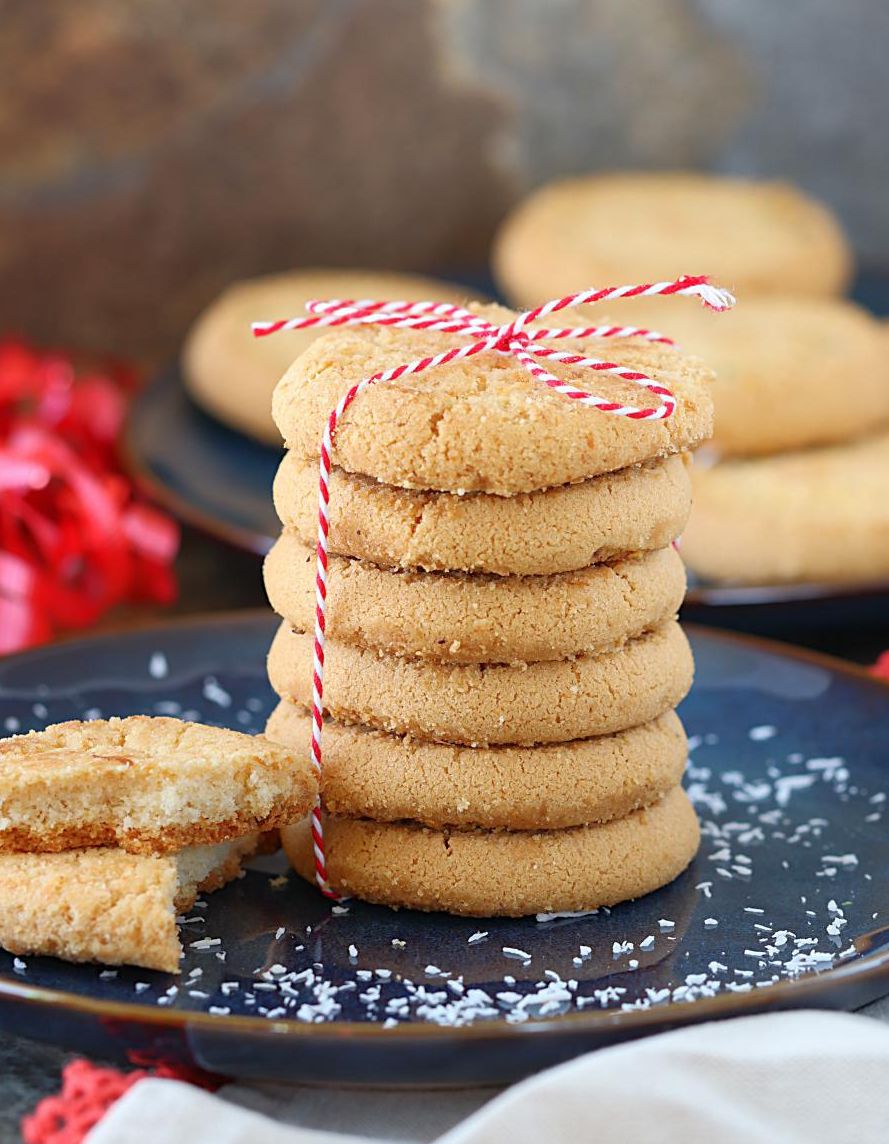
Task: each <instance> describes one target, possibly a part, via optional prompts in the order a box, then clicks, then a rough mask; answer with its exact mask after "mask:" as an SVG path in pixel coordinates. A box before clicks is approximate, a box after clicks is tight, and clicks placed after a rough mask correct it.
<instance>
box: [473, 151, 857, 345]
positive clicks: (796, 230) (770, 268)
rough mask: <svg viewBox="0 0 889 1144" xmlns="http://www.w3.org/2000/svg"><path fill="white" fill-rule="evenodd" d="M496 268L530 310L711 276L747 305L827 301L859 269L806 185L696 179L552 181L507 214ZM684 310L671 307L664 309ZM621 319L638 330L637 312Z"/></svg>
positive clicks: (646, 176)
mask: <svg viewBox="0 0 889 1144" xmlns="http://www.w3.org/2000/svg"><path fill="white" fill-rule="evenodd" d="M493 264H494V272H495V275H496V277H497V282H498V284H499V286H500V288H501V289H502V290H503V292H504V294H505V295H506V296H507V298H508V299H509V300H510V301H511V302H513V303H514V304H515V305H517V306H522V307H528V306H533V305H536V304H537V303H538V302H542V301H545V300H546V299H547V298H553V297H557V296H559V295H561V294H567V293H569V292H570V291H572V290H581V289H583V288H584V287H587V286H611V285H621V284H623V283H632V282H652V281H660V280H667V281H669V280H671V279H673V278H676V277H677V276H678V275H680V274H694V273H704V272H706V273H707V274H710V275H711V276H712V277H713V279H714V280H715V281H718V282H720V283H721V284H723V285H725V286H728V287H730V288H731V289H732V290H735V291H736V292H737V293H738V295H739V296H740V297H742V298H743V297H745V296H751V295H755V294H763V293H776V292H787V293H800V294H818V295H824V294H828V295H829V294H835V293H839V292H841V291H842V290H844V289H845V287H846V286H847V284H848V282H849V278H850V275H851V268H852V260H851V254H850V251H849V248H848V245H847V243H846V240H845V238H844V236H843V233H842V230H841V229H840V226H839V224H838V222H837V221H836V219H835V218H834V217H833V215H832V214H831V213H830V211H829V210H828V209H827V208H826V207H825V206H823V205H822V204H821V203H819V202H816V201H815V200H814V199H812V198H810V197H809V196H808V195H806V194H804V193H803V192H802V191H801V190H799V189H798V188H796V187H792V186H789V185H788V184H786V183H775V182H756V181H752V180H748V179H730V178H725V177H721V176H718V175H708V174H699V173H690V172H689V173H682V172H674V173H667V172H653V173H634V172H627V173H622V172H617V173H614V174H605V175H589V176H581V177H577V178H571V179H565V180H562V181H560V182H555V183H551V184H549V185H548V186H544V187H543V188H541V189H540V190H539V191H537V192H536V193H535V194H532V195H531V196H530V197H529V198H527V199H526V200H525V201H524V202H523V203H521V204H520V205H519V206H518V207H517V208H516V209H515V210H514V211H513V212H512V214H510V215H509V216H508V217H507V218H506V221H505V222H504V223H503V225H502V227H501V229H500V231H499V233H498V235H497V238H496V239H495V243H494V252H493ZM698 268H700V269H698ZM629 305H630V304H629V303H628V307H629ZM678 305H679V304H678V303H676V302H674V301H672V300H666V301H663V303H662V306H661V307H659V309H658V312H660V313H663V314H665V315H668V316H669V315H672V314H673V312H674V310H675V309H676V308H677V306H678ZM622 320H625V321H628V322H633V323H634V324H639V323H637V322H636V321H635V318H633V317H632V311H631V310H630V309H629V308H628V309H627V311H626V315H623V312H622Z"/></svg>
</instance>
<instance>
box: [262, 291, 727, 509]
mask: <svg viewBox="0 0 889 1144" xmlns="http://www.w3.org/2000/svg"><path fill="white" fill-rule="evenodd" d="M470 308H471V309H473V310H474V311H475V312H476V313H478V314H480V315H482V316H483V317H485V318H486V319H488V320H489V321H492V322H494V323H502V322H509V321H510V320H512V319H513V318H514V317H515V315H514V314H512V313H511V312H510V311H509V310H504V309H502V308H501V307H496V306H473V307H470ZM563 317H564V316H563ZM530 328H532V327H529V329H530ZM453 346H454V336H453V335H448V334H441V333H431V332H429V331H417V330H394V329H389V328H381V327H360V328H342V329H338V330H335V331H333V332H331V333H329V334H327V335H326V336H324V337H322V338H318V339H317V340H316V341H314V342H313V343H312V345H311V346H310V347H309V349H307V350H306V352H305V353H304V354H302V355H301V356H300V357H299V358H298V359H297V360H296V361H295V362H294V363H293V365H292V366H291V367H290V369H289V370H288V371H287V373H286V374H285V375H284V377H283V378H282V379H281V381H280V383H279V384H278V386H277V388H276V389H275V394H274V399H273V414H274V417H275V421H276V423H277V425H278V428H279V429H280V430H281V433H282V435H283V437H284V440H285V441H286V442H287V444H288V446H290V447H291V448H293V449H294V450H295V451H296V452H297V453H299V454H300V455H301V456H304V457H314V456H317V455H318V452H319V443H320V440H321V433H322V429H323V428H324V426H325V425H326V423H327V419H328V416H329V414H330V411H331V409H333V407H334V406H335V405H336V403H337V401H338V400H339V398H340V397H341V396H342V394H343V393H345V392H346V390H348V389H349V387H350V386H351V385H352V384H354V383H355V382H356V381H358V380H360V379H361V378H363V377H366V376H368V375H370V374H374V373H377V372H379V371H382V370H386V369H389V368H392V367H396V366H400V365H403V364H404V363H405V362H409V361H411V360H413V359H414V358H419V357H424V356H426V355H431V354H436V353H439V352H442V351H445V350H448V349H452V348H453ZM559 346H560V347H561V349H563V350H566V351H569V352H570V351H571V350H574V351H575V352H582V353H584V354H588V353H590V352H598V351H597V350H594V351H591V350H590V343H589V341H576V342H575V341H569V340H565V341H560V342H559ZM602 353H603V354H606V353H607V356H608V358H609V359H611V360H614V361H617V362H619V363H620V364H621V365H623V366H625V367H628V368H631V369H634V370H639V371H641V372H644V373H646V374H647V375H648V376H650V377H652V378H653V379H654V380H656V381H657V382H659V383H661V384H663V385H666V386H667V387H668V388H669V389H671V390H672V391H673V392H674V394H675V395H676V398H677V401H678V404H677V408H676V411H675V412H674V414H673V416H672V417H668V418H664V419H662V420H658V421H639V420H631V419H629V418H627V417H616V416H612V415H610V414H608V413H604V412H602V411H601V410H598V409H595V408H593V407H591V406H586V405H582V404H581V403H580V402H578V401H572V400H570V399H569V398H567V397H564V396H562V395H559V394H557V393H554V392H553V391H552V390H550V389H548V388H547V387H546V386H545V385H543V384H541V383H540V382H537V381H535V380H534V379H533V378H532V377H531V376H530V375H529V374H528V372H527V371H526V370H525V369H524V368H523V366H522V365H521V364H520V363H519V362H518V361H516V360H515V359H514V358H513V357H511V356H503V355H499V354H484V355H479V356H477V357H473V358H471V359H465V360H461V361H456V362H451V363H450V364H449V365H446V366H441V367H440V368H437V369H432V370H427V371H425V372H423V373H419V374H407V375H405V376H404V377H401V378H399V379H398V380H397V381H390V382H384V383H380V384H379V385H374V386H371V387H370V388H369V389H368V390H366V391H365V392H364V393H362V394H361V396H360V398H359V399H357V400H356V401H355V403H354V405H352V406H351V407H350V408H349V409H348V410H347V412H346V413H345V415H344V416H343V418H342V420H341V421H340V424H339V428H338V429H337V433H336V437H335V439H334V443H333V450H332V459H333V463H334V464H335V465H338V466H339V467H340V468H343V469H346V470H347V471H348V472H352V473H360V474H363V475H364V476H369V477H373V478H375V479H377V480H379V481H383V482H385V483H386V484H389V485H397V486H400V487H403V488H415V489H417V488H418V489H439V490H443V491H446V492H457V493H459V492H487V493H495V494H498V495H504V496H509V495H512V494H514V493H524V492H533V491H535V490H538V489H544V488H550V487H552V486H555V485H564V484H570V483H572V482H575V481H583V480H586V479H587V478H589V477H594V476H598V475H600V474H602V473H609V472H613V471H614V470H616V469H622V468H625V467H627V466H629V465H635V464H638V463H640V462H642V461H650V460H652V459H654V458H657V457H663V456H668V455H670V454H673V453H680V452H684V451H686V450H688V449H690V448H693V447H694V446H695V445H697V444H698V443H699V442H701V441H702V440H704V439H705V438H706V437H708V436H709V435H710V432H711V430H712V413H713V410H712V402H711V400H710V393H709V385H710V382H711V380H712V374H711V373H710V371H709V369H708V368H707V367H706V366H704V364H703V363H702V362H700V361H699V360H697V359H696V358H689V357H685V356H683V355H682V354H681V353H679V352H678V351H677V350H676V349H674V348H673V347H671V346H665V345H658V344H655V343H652V342H646V341H641V340H639V339H622V340H619V341H618V340H614V341H609V342H608V343H607V348H605V349H603V350H602ZM558 372H559V376H560V377H561V378H562V379H563V380H564V381H566V382H568V383H571V384H575V385H576V386H577V387H578V388H579V389H583V390H588V391H589V390H592V391H593V392H595V393H598V394H601V395H603V396H606V397H607V398H609V399H610V400H614V401H620V402H624V403H628V404H632V405H636V406H639V405H642V406H652V405H656V404H657V402H658V399H657V398H656V397H654V395H652V394H650V393H649V392H648V391H647V390H644V389H641V388H640V387H639V386H637V385H634V384H632V383H630V382H625V381H620V380H618V379H617V378H614V377H609V376H607V375H605V374H602V373H596V372H594V371H592V370H589V369H586V370H585V369H582V368H580V367H577V366H564V367H562V366H561V365H560V366H559V367H558Z"/></svg>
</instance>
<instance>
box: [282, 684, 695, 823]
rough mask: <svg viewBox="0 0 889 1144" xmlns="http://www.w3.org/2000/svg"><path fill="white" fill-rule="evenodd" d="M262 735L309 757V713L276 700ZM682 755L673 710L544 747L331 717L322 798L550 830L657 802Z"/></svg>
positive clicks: (381, 817) (440, 818) (338, 805)
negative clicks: (473, 742) (464, 743)
mask: <svg viewBox="0 0 889 1144" xmlns="http://www.w3.org/2000/svg"><path fill="white" fill-rule="evenodd" d="M266 734H267V735H268V736H269V738H271V739H275V740H276V741H277V742H280V743H285V744H286V745H287V746H288V747H292V748H293V749H294V750H299V751H304V752H305V753H306V755H308V752H309V746H310V742H311V719H310V716H309V714H308V712H307V711H305V710H304V709H303V708H300V707H297V706H296V705H295V704H293V703H288V702H287V701H286V700H282V702H281V703H280V704H279V705H278V706H277V707H276V708H275V710H274V711H273V712H272V715H271V717H270V718H269V722H268V726H267V728H266ZM686 757H687V744H686V739H685V733H684V732H683V730H682V724H681V723H680V722H679V719H678V718H677V716H676V715H675V714H674V713H673V712H672V711H670V712H667V714H665V715H661V716H660V717H659V718H657V719H655V720H653V721H652V722H651V723H646V724H643V725H642V726H641V727H633V728H632V729H630V730H627V731H621V732H619V733H618V734H616V735H603V736H600V737H598V738H595V739H580V740H578V741H575V742H573V743H560V744H557V745H554V746H541V747H487V748H486V747H456V746H450V745H448V744H444V743H431V742H425V741H423V740H421V739H414V738H412V737H411V736H409V735H387V734H385V733H383V732H381V731H370V730H368V729H367V728H364V727H357V726H354V725H349V724H342V723H334V722H332V721H328V723H327V724H326V725H325V728H324V771H323V777H322V795H323V799H324V806H325V808H326V809H327V810H328V811H329V812H330V813H331V814H335V815H342V816H345V817H347V818H371V819H374V820H375V821H376V822H397V821H399V820H401V819H412V820H414V821H416V822H420V823H422V824H424V825H425V826H438V827H442V826H478V827H484V828H486V829H489V830H495V829H499V828H507V829H510V830H554V829H559V828H563V827H569V826H579V825H585V824H588V823H592V822H608V821H609V820H611V819H613V818H623V817H624V816H625V815H627V814H630V813H632V811H634V810H637V809H638V808H639V807H642V806H649V805H651V804H652V803H654V802H657V801H658V799H660V798H662V797H663V796H664V795H665V794H666V793H667V791H669V790H671V789H672V788H673V787H675V786H676V785H677V784H678V783H679V782H680V780H681V778H682V772H683V770H684V769H685V761H686Z"/></svg>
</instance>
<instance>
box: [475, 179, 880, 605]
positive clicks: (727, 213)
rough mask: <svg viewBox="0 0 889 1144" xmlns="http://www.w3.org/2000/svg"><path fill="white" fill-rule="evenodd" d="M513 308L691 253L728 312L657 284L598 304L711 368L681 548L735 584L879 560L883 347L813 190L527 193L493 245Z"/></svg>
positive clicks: (630, 184) (692, 184)
mask: <svg viewBox="0 0 889 1144" xmlns="http://www.w3.org/2000/svg"><path fill="white" fill-rule="evenodd" d="M494 264H495V271H496V273H497V277H498V281H499V284H500V286H501V288H502V289H503V292H504V293H505V294H506V296H507V297H508V298H509V299H510V300H511V301H513V302H515V303H517V304H519V305H522V306H533V305H536V304H537V303H539V302H543V301H545V300H546V299H547V298H550V297H554V296H558V295H560V294H565V293H567V292H568V291H570V290H575V289H581V288H583V287H585V286H587V285H589V284H590V283H595V284H597V285H605V284H610V283H616V282H633V281H638V280H640V279H641V278H643V277H644V278H646V279H648V278H651V277H654V278H668V279H669V278H673V277H675V275H676V274H677V273H679V272H680V270H681V269H683V268H687V267H698V266H700V267H704V268H706V269H707V271H709V272H710V273H712V274H713V275H714V276H715V277H716V278H717V280H718V281H720V282H721V283H724V284H725V285H726V286H728V287H730V288H731V289H732V290H733V291H734V292H735V293H736V294H737V296H738V300H739V305H738V307H737V309H736V310H735V311H734V312H732V313H730V314H726V315H720V316H718V317H717V316H716V315H713V314H709V313H707V312H706V311H704V310H702V309H701V308H700V307H694V306H685V305H678V304H676V303H675V302H674V301H670V300H667V299H663V298H651V299H639V300H634V301H633V302H618V303H616V304H611V303H610V304H609V315H610V317H611V318H612V319H613V320H615V321H628V322H633V323H634V324H636V325H641V326H649V327H653V328H655V329H662V328H663V329H666V330H667V331H668V332H669V333H670V335H671V336H673V337H675V338H676V339H677V340H678V341H679V343H680V344H681V345H682V346H683V347H684V348H685V349H687V350H688V351H690V352H691V353H695V354H700V355H701V356H702V357H703V358H704V359H705V360H706V361H707V362H708V364H710V365H711V366H712V367H713V368H714V370H715V371H716V377H717V380H716V385H715V386H714V390H713V400H714V405H715V431H714V435H713V443H712V447H711V448H708V450H707V456H706V458H705V457H704V456H700V457H699V458H698V463H697V464H696V465H695V470H694V474H693V479H694V501H695V509H694V513H693V514H692V517H691V520H690V522H689V526H688V529H687V531H686V533H685V535H684V536H683V538H682V553H683V556H684V557H685V559H686V561H687V563H688V565H689V567H690V568H691V569H692V570H693V571H694V572H695V573H697V574H698V575H699V576H701V577H703V578H705V579H707V580H711V581H720V582H734V583H739V584H759V585H766V584H775V583H788V582H805V581H815V582H822V583H825V582H827V583H829V582H845V583H852V582H856V581H857V582H862V581H867V580H874V579H878V578H883V577H885V576H887V575H889V499H887V498H886V496H885V493H884V490H885V488H886V485H887V483H889V355H887V353H886V335H885V331H884V329H883V328H882V327H881V324H880V323H879V322H878V321H877V320H876V319H875V318H874V317H873V316H872V315H871V314H869V313H867V312H866V311H865V310H863V309H862V308H861V307H859V306H856V305H854V304H853V303H852V302H849V301H846V300H844V299H842V298H841V297H839V295H840V294H841V293H842V292H843V291H844V290H845V289H846V287H847V286H848V284H849V280H850V277H851V272H852V265H853V260H852V255H851V251H850V249H849V244H848V242H847V241H846V238H845V236H844V234H843V231H842V228H841V226H840V225H839V223H838V221H837V220H836V219H835V218H834V217H833V215H832V214H831V213H830V211H829V210H828V209H827V208H826V207H825V206H824V205H823V204H821V203H818V202H816V201H815V200H813V199H811V198H810V197H808V196H807V195H805V194H804V193H803V192H802V191H800V190H799V189H797V188H795V187H791V186H787V185H785V184H780V183H768V182H756V181H752V180H744V179H734V178H725V177H719V176H713V175H704V174H692V173H673V174H665V173H657V174H644V173H638V172H636V173H614V174H607V175H595V176H588V177H580V178H574V179H567V180H564V181H562V182H559V183H554V184H551V185H550V186H548V187H544V188H542V189H540V190H539V191H537V192H535V193H534V194H533V195H532V196H530V198H528V199H527V200H526V201H525V202H524V203H522V204H521V205H520V206H519V207H518V208H517V209H516V210H515V211H514V212H513V213H512V214H511V215H510V217H509V218H508V219H507V220H506V222H505V223H504V224H503V226H502V228H501V230H500V233H499V235H498V237H497V242H496V245H495V254H494Z"/></svg>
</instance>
